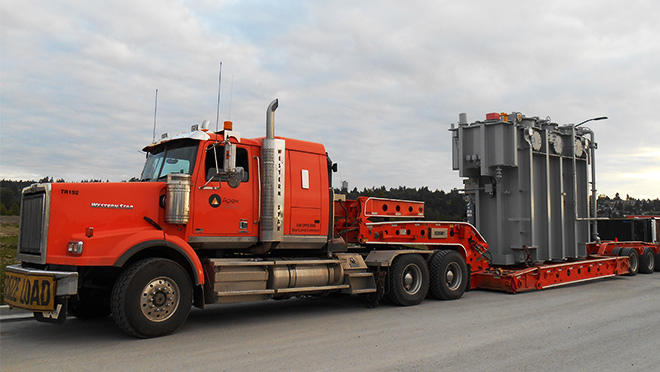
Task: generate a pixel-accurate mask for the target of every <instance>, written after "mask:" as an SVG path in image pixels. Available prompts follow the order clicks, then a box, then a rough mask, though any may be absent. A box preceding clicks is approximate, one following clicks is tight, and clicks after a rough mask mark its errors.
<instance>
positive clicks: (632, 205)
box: [0, 177, 660, 221]
mask: <svg viewBox="0 0 660 372" xmlns="http://www.w3.org/2000/svg"><path fill="white" fill-rule="evenodd" d="M135 181H138V180H137V179H135V178H132V179H130V180H128V182H135ZM37 182H39V183H45V182H65V181H64V180H63V179H61V178H59V179H56V180H53V178H51V177H44V178H42V179H40V180H39V181H12V180H4V179H3V180H1V181H0V215H5V216H6V215H9V216H11V215H18V214H19V212H20V207H21V190H23V188H24V187H27V186H30V185H31V184H33V183H37ZM82 182H104V181H102V180H96V179H91V180H83V181H82ZM105 182H107V181H105ZM335 192H336V193H339V194H345V195H346V198H347V199H356V198H357V197H358V196H372V197H379V198H389V199H401V200H415V201H423V202H424V203H425V205H426V208H425V209H426V212H425V218H426V220H429V221H463V220H464V219H465V215H466V213H465V210H466V206H467V201H466V200H465V196H464V195H463V194H462V193H461V192H460V191H459V190H458V189H452V190H451V191H449V192H445V191H442V190H433V191H432V190H429V188H428V187H426V186H425V187H421V188H410V187H405V186H399V187H398V188H390V189H387V188H385V186H381V187H377V188H376V187H372V188H364V189H363V190H362V191H359V190H358V189H357V188H353V190H351V191H349V190H340V189H335ZM629 215H655V216H659V215H660V199H658V198H656V199H653V200H652V199H635V198H633V197H631V196H630V195H626V198H625V199H623V198H621V196H620V195H619V193H617V194H616V195H615V196H614V198H610V197H609V196H607V195H600V196H599V197H598V216H600V217H610V218H618V217H625V216H629Z"/></svg>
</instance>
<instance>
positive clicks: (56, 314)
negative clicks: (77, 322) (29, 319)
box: [34, 297, 69, 324]
mask: <svg viewBox="0 0 660 372" xmlns="http://www.w3.org/2000/svg"><path fill="white" fill-rule="evenodd" d="M68 305H69V298H68V297H57V298H55V310H53V311H35V312H34V319H36V320H37V321H39V322H44V323H55V324H64V321H66V314H67V310H68Z"/></svg>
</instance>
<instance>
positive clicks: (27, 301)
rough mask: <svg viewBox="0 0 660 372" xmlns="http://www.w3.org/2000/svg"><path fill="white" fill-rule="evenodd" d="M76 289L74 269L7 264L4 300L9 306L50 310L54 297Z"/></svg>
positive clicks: (53, 305) (62, 295)
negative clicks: (53, 269) (58, 269)
mask: <svg viewBox="0 0 660 372" xmlns="http://www.w3.org/2000/svg"><path fill="white" fill-rule="evenodd" d="M77 293H78V273H77V272H72V271H52V270H40V269H33V268H26V267H22V266H21V265H12V266H7V267H6V269H5V286H4V300H5V302H6V303H7V304H8V305H9V306H12V307H17V308H21V309H26V310H32V311H53V310H54V309H55V303H56V297H64V296H72V295H75V294H77Z"/></svg>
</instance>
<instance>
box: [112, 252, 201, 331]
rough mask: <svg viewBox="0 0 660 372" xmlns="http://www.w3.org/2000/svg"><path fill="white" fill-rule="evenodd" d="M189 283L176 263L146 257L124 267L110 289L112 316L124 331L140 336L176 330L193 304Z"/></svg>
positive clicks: (188, 277)
mask: <svg viewBox="0 0 660 372" xmlns="http://www.w3.org/2000/svg"><path fill="white" fill-rule="evenodd" d="M192 289H193V288H192V282H191V280H190V276H189V275H188V273H187V272H186V270H185V269H184V268H183V267H181V265H179V264H178V263H176V262H174V261H171V260H167V259H163V258H147V259H144V260H141V261H137V262H135V263H134V264H132V265H131V266H129V267H127V268H126V270H124V272H122V274H121V275H120V276H119V278H118V279H117V282H116V283H115V286H114V288H113V290H112V301H111V304H112V316H113V318H114V320H115V323H117V325H118V326H119V328H121V329H122V330H123V331H124V332H126V333H128V334H130V335H133V336H137V337H140V338H149V337H159V336H165V335H168V334H170V333H172V332H174V331H175V330H177V329H178V328H179V327H180V326H181V325H182V324H183V322H184V321H185V320H186V318H187V317H188V314H189V313H190V308H191V306H192Z"/></svg>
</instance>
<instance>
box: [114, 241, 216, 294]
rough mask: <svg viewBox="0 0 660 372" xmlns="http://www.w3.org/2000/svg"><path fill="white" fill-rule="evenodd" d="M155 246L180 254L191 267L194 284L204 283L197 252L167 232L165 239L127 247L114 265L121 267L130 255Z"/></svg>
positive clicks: (132, 255) (202, 270)
mask: <svg viewBox="0 0 660 372" xmlns="http://www.w3.org/2000/svg"><path fill="white" fill-rule="evenodd" d="M156 247H164V248H166V249H171V250H172V251H175V252H176V253H178V254H179V255H180V256H182V257H184V258H185V259H186V261H187V262H188V265H189V267H190V268H191V271H192V274H193V282H194V284H195V285H202V284H204V269H203V267H202V263H201V261H200V260H199V257H197V254H195V251H194V250H193V249H192V247H191V246H190V245H189V244H188V243H186V241H184V240H183V239H181V238H179V237H176V236H171V235H167V234H165V239H158V240H148V241H143V242H141V243H138V244H136V245H134V246H133V247H131V248H129V249H128V250H126V252H124V253H123V254H122V255H121V256H120V257H119V258H118V259H117V261H115V263H114V266H116V267H122V266H124V265H125V264H126V262H128V260H129V259H130V258H131V257H134V256H135V255H136V254H139V253H140V252H142V251H144V250H147V249H150V248H156Z"/></svg>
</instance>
